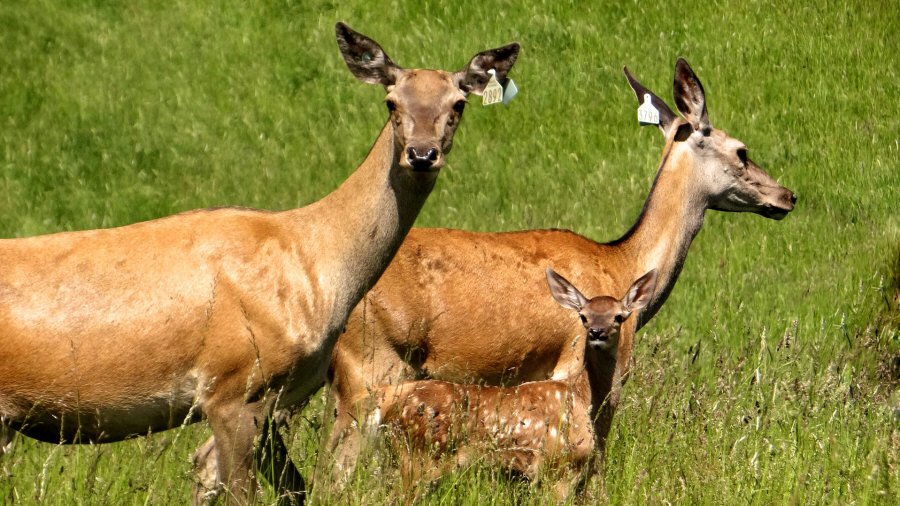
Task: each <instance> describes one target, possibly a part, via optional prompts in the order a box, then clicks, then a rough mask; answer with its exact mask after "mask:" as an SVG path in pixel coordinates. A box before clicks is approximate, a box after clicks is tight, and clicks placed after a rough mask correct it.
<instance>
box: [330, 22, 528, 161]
mask: <svg viewBox="0 0 900 506" xmlns="http://www.w3.org/2000/svg"><path fill="white" fill-rule="evenodd" d="M335 32H336V34H337V41H338V46H339V47H340V50H341V54H342V55H343V57H344V61H346V62H347V67H349V69H350V72H352V73H353V75H355V76H356V78H357V79H359V80H360V81H363V82H366V83H370V84H381V85H383V86H384V87H385V90H387V92H388V93H387V96H386V97H385V99H384V102H385V104H386V105H387V109H388V113H389V114H390V121H391V123H392V124H393V126H394V142H395V148H396V151H397V153H399V154H400V156H399V158H400V159H399V162H400V165H401V166H402V167H404V168H405V169H408V170H410V171H413V172H416V173H436V172H437V171H439V170H440V168H441V167H443V165H444V155H445V154H447V153H448V152H449V151H450V148H451V147H452V146H453V134H454V132H456V127H457V125H458V124H459V120H460V119H461V118H462V113H463V109H465V106H466V96H467V95H468V94H469V93H474V94H476V95H481V93H482V92H483V91H484V88H485V86H486V85H487V83H488V80H489V79H490V74H489V73H488V71H489V70H492V69H493V70H494V71H495V72H496V76H497V79H498V80H499V81H500V82H503V81H504V80H505V79H506V74H507V73H508V72H509V70H510V69H511V68H512V66H513V64H514V63H515V62H516V58H517V57H518V55H519V44H518V43H512V44H509V45H507V46H503V47H500V48H497V49H491V50H488V51H483V52H481V53H478V54H476V55H475V56H474V57H473V58H472V60H471V61H470V62H469V64H468V65H467V66H466V68H464V69H463V70H460V71H458V72H445V71H443V70H422V69H404V68H401V67H399V66H397V65H396V64H395V63H394V62H393V61H391V59H390V57H388V55H387V53H385V52H384V50H383V49H382V48H381V46H379V45H378V43H377V42H375V41H374V40H372V39H370V38H369V37H366V36H365V35H362V34H360V33H357V32H355V31H353V30H352V29H351V28H350V27H349V26H347V25H345V24H344V23H338V24H337V26H336V27H335Z"/></svg>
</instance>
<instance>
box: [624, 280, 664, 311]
mask: <svg viewBox="0 0 900 506" xmlns="http://www.w3.org/2000/svg"><path fill="white" fill-rule="evenodd" d="M654 289H656V269H653V270H651V271H650V272H648V273H646V274H644V275H643V276H641V277H640V278H638V280H637V281H635V282H634V283H633V284H632V285H631V288H629V289H628V293H627V294H626V295H625V298H624V299H623V300H622V305H624V306H625V309H627V310H628V312H629V313H633V312H635V311H637V310H638V309H643V308H644V307H645V306H646V305H647V304H648V303H649V302H650V296H651V295H653V290H654Z"/></svg>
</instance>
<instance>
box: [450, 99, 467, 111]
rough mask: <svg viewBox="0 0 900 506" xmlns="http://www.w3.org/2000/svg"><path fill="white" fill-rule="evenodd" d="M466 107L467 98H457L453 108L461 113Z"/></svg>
mask: <svg viewBox="0 0 900 506" xmlns="http://www.w3.org/2000/svg"><path fill="white" fill-rule="evenodd" d="M465 108H466V101H465V100H457V101H456V103H455V104H453V110H454V111H456V112H457V113H459V114H462V113H463V110H464V109H465Z"/></svg>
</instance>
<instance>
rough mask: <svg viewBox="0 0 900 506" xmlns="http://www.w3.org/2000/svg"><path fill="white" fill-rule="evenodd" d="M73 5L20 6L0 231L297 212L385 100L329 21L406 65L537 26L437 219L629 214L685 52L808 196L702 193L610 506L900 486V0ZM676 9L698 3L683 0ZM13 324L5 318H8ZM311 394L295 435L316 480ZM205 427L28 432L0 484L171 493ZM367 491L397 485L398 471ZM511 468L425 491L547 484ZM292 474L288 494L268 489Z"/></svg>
mask: <svg viewBox="0 0 900 506" xmlns="http://www.w3.org/2000/svg"><path fill="white" fill-rule="evenodd" d="M131 4H132V3H131V2H124V3H120V2H107V1H99V0H97V1H93V2H85V1H78V2H64V1H56V2H49V1H25V0H7V1H4V2H3V3H2V4H0V195H2V197H0V234H2V236H4V237H16V236H29V235H35V234H42V233H50V232H58V231H63V230H77V229H89V228H97V227H109V226H116V225H122V224H127V223H132V222H135V221H140V220H147V219H152V218H157V217H160V216H165V215H168V214H172V213H176V212H179V211H183V210H187V209H193V208H199V207H207V206H217V205H243V206H252V207H260V208H267V209H285V208H290V207H295V206H300V205H304V204H306V203H309V202H311V201H313V200H315V199H317V198H319V197H321V196H322V195H325V194H326V193H328V192H329V191H331V190H332V189H333V188H335V187H336V186H337V185H338V184H339V183H340V181H342V180H343V179H344V178H346V177H347V175H348V174H349V173H350V172H351V171H352V170H353V169H354V168H355V167H356V164H357V163H358V162H359V161H361V160H362V159H363V157H364V156H365V154H366V152H367V150H368V148H369V146H370V145H371V143H372V142H373V141H374V138H375V135H376V134H377V132H378V130H379V128H380V127H381V125H382V124H383V122H384V121H385V118H386V113H385V111H384V106H383V105H382V103H381V99H382V97H383V91H382V90H381V89H379V88H378V87H374V86H364V85H361V84H360V83H358V82H357V81H356V80H355V79H354V78H353V77H352V76H351V75H350V74H349V73H348V72H347V70H346V68H345V66H344V63H343V61H342V60H341V58H340V56H339V54H338V52H337V49H336V45H335V42H334V36H333V28H332V27H333V25H334V22H335V21H336V20H345V21H347V22H348V23H349V24H350V25H351V26H353V27H354V28H356V29H358V30H360V31H362V32H363V33H366V34H368V35H370V36H372V37H374V38H375V39H376V40H378V41H379V42H381V44H382V45H383V46H384V48H385V49H386V50H387V52H388V53H389V54H390V55H391V57H392V58H393V59H394V60H395V61H396V62H398V63H399V64H401V65H405V66H410V67H412V66H427V67H432V68H446V69H455V68H460V67H462V66H463V65H464V64H465V63H466V62H467V61H468V58H469V57H471V56H472V55H473V54H474V53H475V52H477V51H480V50H482V49H486V48H489V47H496V46H499V45H501V44H504V43H507V42H509V41H512V40H518V41H520V42H521V43H522V45H523V51H522V54H521V56H520V59H519V62H518V63H517V64H516V67H515V68H514V70H513V72H512V77H514V78H515V80H516V82H517V83H518V85H519V88H520V90H521V93H520V96H519V97H518V98H516V100H515V101H514V102H513V103H512V104H511V105H510V106H509V107H502V106H494V107H490V108H481V106H480V105H478V102H479V100H478V99H477V98H476V99H473V100H472V102H473V105H472V106H471V107H470V108H469V109H468V111H467V112H466V118H465V119H464V121H463V124H462V125H461V127H460V129H459V132H458V134H457V138H456V142H455V149H454V151H453V153H451V154H450V156H449V165H448V167H447V168H446V170H445V171H444V173H443V174H442V175H441V178H440V181H439V183H438V186H437V188H436V189H435V191H434V193H433V194H432V196H431V197H430V200H429V202H428V204H427V205H426V206H425V209H424V210H423V212H422V214H421V215H420V218H419V221H418V224H419V225H421V226H448V227H454V228H465V229H475V230H513V229H523V228H547V227H563V228H569V229H572V230H575V231H578V232H580V233H582V234H584V235H586V236H588V237H591V238H593V239H596V240H609V239H613V238H615V237H617V236H618V235H620V234H621V233H623V232H624V231H625V230H627V228H628V227H629V226H630V224H631V223H632V222H633V220H634V219H635V218H636V216H637V215H638V213H639V211H640V208H641V205H642V203H643V199H644V198H645V196H646V194H647V192H648V190H649V188H650V184H651V182H652V179H653V176H654V172H655V168H656V165H657V163H658V160H659V156H660V152H661V148H662V140H661V139H660V136H659V134H658V133H657V132H656V131H652V129H640V128H638V126H637V122H636V119H635V106H636V104H635V101H634V97H633V94H632V93H631V90H630V89H629V88H628V86H627V84H626V82H625V79H624V77H623V76H622V73H621V67H622V65H625V64H627V65H628V66H629V68H630V69H631V70H632V71H633V72H634V73H635V75H636V76H637V77H638V78H639V79H640V80H641V81H642V82H644V84H646V85H647V86H649V87H650V88H651V89H653V90H655V91H656V92H657V93H658V94H659V95H660V96H662V97H664V98H668V97H670V96H671V81H672V71H673V65H674V62H675V59H676V58H677V57H678V56H685V57H686V58H687V59H688V61H690V63H691V65H692V66H693V68H694V70H695V71H696V72H697V73H698V75H699V76H700V78H701V80H702V81H703V84H704V85H705V88H706V92H707V100H708V106H709V111H710V117H711V119H712V121H713V123H714V124H715V125H716V126H717V127H720V128H723V129H724V130H726V131H728V132H729V133H731V134H732V135H733V136H735V137H737V138H739V139H741V140H743V141H744V142H745V143H746V144H747V145H748V146H749V148H750V151H751V156H752V157H753V158H754V160H755V161H757V163H759V164H760V165H761V166H762V167H763V168H765V169H766V170H768V171H769V173H770V174H772V175H773V176H775V177H776V178H778V179H779V180H780V181H781V182H782V183H783V184H785V185H786V186H788V187H790V188H791V189H793V190H795V191H796V193H797V194H798V195H799V196H800V201H799V203H798V206H797V209H796V210H795V211H794V212H793V213H792V214H791V215H790V216H789V217H788V218H787V219H785V220H784V221H782V222H773V221H769V220H765V219H762V218H760V217H757V216H752V215H737V214H724V213H714V212H710V213H709V214H708V216H707V220H706V224H705V228H704V231H703V232H702V233H701V234H700V236H699V237H698V239H697V240H696V241H695V243H694V245H693V247H692V250H691V253H690V255H689V257H688V261H687V264H686V266H685V269H684V272H683V274H682V276H681V279H680V281H679V283H678V285H677V286H676V289H675V290H674V292H673V293H672V295H671V297H670V299H669V301H668V302H667V304H666V306H665V307H664V308H663V310H662V311H661V312H660V314H659V315H658V316H657V317H656V318H655V319H654V320H653V322H651V324H650V325H648V326H647V327H646V328H645V329H644V330H643V331H642V332H641V333H640V334H639V336H638V342H637V346H636V350H635V357H636V360H637V363H636V369H635V372H634V375H633V376H632V378H631V380H630V381H629V383H628V384H627V385H626V387H625V389H624V394H623V399H622V402H621V407H620V409H619V412H618V414H617V415H616V420H615V424H614V426H613V429H612V433H611V435H610V441H609V451H608V455H607V460H606V465H605V476H604V478H603V480H602V483H600V482H594V483H592V484H591V488H590V490H589V493H591V494H592V495H593V496H594V497H597V498H601V499H606V500H609V501H610V502H613V503H636V502H637V503H644V502H649V503H663V502H673V503H674V502H680V503H722V502H725V503H752V504H770V503H800V504H805V503H814V504H815V503H841V504H846V503H862V504H865V503H890V502H892V500H891V499H890V497H896V496H898V495H900V469H898V466H900V421H898V417H897V412H898V411H896V410H898V409H900V393H898V381H900V365H898V361H900V334H898V322H900V312H898V309H897V304H898V303H897V299H896V297H897V295H896V294H897V291H898V286H900V212H898V209H900V167H898V160H900V120H898V116H900V107H898V105H897V104H898V101H897V100H898V97H900V74H898V69H900V61H898V60H900V58H898V54H900V38H898V37H897V35H896V32H897V28H898V26H900V15H898V9H897V8H896V5H889V3H884V2H860V3H859V4H858V5H853V6H848V5H846V4H845V3H836V2H824V3H819V4H816V5H815V6H814V7H813V6H810V7H807V6H804V5H803V4H801V3H799V2H797V3H794V4H784V3H773V4H768V3H761V2H754V1H741V2H720V3H700V4H697V3H693V4H690V5H688V4H672V3H660V4H659V5H651V4H650V3H647V2H631V1H624V2H618V3H610V4H608V5H602V6H601V5H592V4H589V5H584V4H583V3H581V2H577V3H576V2H566V1H562V2H560V1H552V2H549V1H548V2H543V5H539V4H538V3H537V2H491V1H487V0H485V1H480V0H479V1H467V0H460V1H456V2H433V1H429V2H405V1H395V2H386V3H384V4H383V5H381V6H377V7H376V6H374V5H373V4H372V2H369V1H357V0H353V1H343V2H333V1H332V2H327V1H314V0H304V1H300V2H291V1H266V2H252V3H251V2H194V1H191V2H186V1H184V2H158V3H157V2H141V3H139V4H137V5H131ZM679 5H681V6H680V7H679ZM0 345H2V338H0ZM322 395H323V394H321V393H320V394H319V395H318V396H317V398H316V399H314V401H313V402H312V404H311V405H310V407H309V408H307V409H306V410H305V411H304V412H303V413H302V416H299V417H296V418H295V421H294V426H293V430H292V431H291V434H290V436H291V438H292V441H293V448H294V457H295V459H296V460H297V461H298V464H299V465H300V467H301V469H302V470H303V472H304V475H305V476H308V475H309V473H310V471H311V469H312V467H313V466H314V464H315V458H316V454H317V452H316V448H317V445H318V437H319V434H318V431H319V429H320V428H321V426H322V423H323V413H322V401H321V398H322ZM208 433H209V431H208V428H207V427H206V426H205V424H198V425H196V426H191V427H187V428H184V429H178V430H174V431H170V432H167V433H162V434H157V435H153V436H151V437H148V438H141V439H138V440H135V441H130V442H126V443H120V444H112V445H103V446H82V447H58V446H53V445H47V444H41V443H37V442H34V441H31V440H26V439H24V438H19V439H18V440H17V443H16V446H15V448H14V450H13V451H12V452H11V453H10V454H8V455H6V456H4V457H3V458H2V459H0V503H9V504H18V503H24V504H28V503H38V502H42V503H50V504H170V503H175V504H177V503H184V502H186V501H187V500H188V497H189V491H190V483H191V476H190V462H189V457H190V455H191V453H192V451H193V448H194V447H195V446H196V445H197V444H199V442H200V441H202V440H203V439H204V438H205V437H206V436H207V435H208ZM367 462H368V464H367V465H365V466H361V470H360V472H359V473H358V475H357V477H356V479H355V481H354V482H353V483H352V484H351V486H350V487H349V488H348V490H347V491H346V493H345V495H343V496H339V495H335V493H333V491H331V490H329V488H328V487H327V486H326V485H327V484H322V483H320V484H319V485H321V486H319V487H317V488H316V491H315V495H314V498H317V499H319V500H320V501H321V502H338V501H340V502H350V503H366V504H371V503H378V502H385V503H388V502H391V500H392V498H393V497H395V494H396V493H397V490H396V480H395V479H393V476H394V474H392V473H394V471H393V470H392V469H391V468H390V467H389V466H385V465H383V461H381V460H371V459H370V460H369V461H367ZM547 497H548V496H546V495H545V494H544V493H543V492H542V491H541V490H538V489H534V488H533V487H530V486H528V485H525V484H522V483H518V482H511V481H508V480H505V479H503V478H501V477H499V476H498V475H497V474H496V473H495V472H493V471H491V470H489V469H479V468H475V469H469V470H466V471H464V472H460V473H457V474H455V475H453V476H451V477H449V478H448V479H446V480H443V481H441V482H440V483H438V484H437V486H436V488H435V489H434V491H433V492H432V493H431V494H429V495H428V496H427V497H426V498H425V501H424V502H426V503H429V504H457V503H463V504H485V503H489V504H518V503H522V504H541V503H544V502H545V501H546V500H547ZM267 498H268V499H269V500H271V498H272V496H271V494H270V495H268V496H267Z"/></svg>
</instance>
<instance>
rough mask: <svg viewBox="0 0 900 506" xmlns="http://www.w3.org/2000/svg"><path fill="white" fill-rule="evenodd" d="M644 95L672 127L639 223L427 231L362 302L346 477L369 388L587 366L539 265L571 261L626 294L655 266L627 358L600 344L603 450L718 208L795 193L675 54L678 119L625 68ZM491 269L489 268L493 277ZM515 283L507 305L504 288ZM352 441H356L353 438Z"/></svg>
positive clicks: (595, 374) (625, 330) (593, 374)
mask: <svg viewBox="0 0 900 506" xmlns="http://www.w3.org/2000/svg"><path fill="white" fill-rule="evenodd" d="M625 75H626V77H627V78H628V82H629V84H630V85H631V88H632V89H633V90H634V92H635V94H636V95H637V97H638V102H639V103H640V102H642V101H643V98H644V95H649V96H650V97H651V101H652V104H653V106H655V108H656V109H657V110H658V111H659V130H660V131H661V132H662V134H663V136H664V137H665V147H664V149H663V154H662V161H661V163H660V166H659V170H658V172H657V175H656V180H655V182H654V183H653V188H652V189H651V190H650V195H649V197H648V198H647V201H646V202H645V204H644V208H643V210H642V211H641V214H640V216H639V217H638V220H637V222H636V223H635V224H634V226H632V227H631V229H630V230H629V231H628V232H626V233H625V235H624V236H622V237H621V238H620V239H618V240H615V241H613V242H610V243H607V244H598V243H596V242H594V241H592V240H590V239H587V238H585V237H582V236H580V235H577V234H575V233H573V232H569V231H563V230H533V231H523V232H509V233H478V232H466V231H461V230H447V229H414V230H412V231H411V233H410V234H409V236H408V237H407V238H406V241H405V242H404V243H403V246H402V247H401V248H400V251H399V252H398V254H397V256H396V257H395V259H394V261H393V262H392V263H391V265H390V266H389V267H388V269H387V270H386V271H385V273H384V275H383V276H382V277H381V279H380V280H379V282H378V283H377V284H376V285H375V287H374V288H373V289H372V291H370V292H369V293H368V294H367V295H366V297H365V298H364V299H363V301H362V302H361V303H360V305H359V306H357V308H356V309H355V310H354V311H353V313H352V314H351V316H350V319H349V321H348V326H347V332H346V333H345V334H344V335H342V336H341V338H340V339H339V341H338V344H337V346H336V348H335V350H334V356H333V357H332V364H331V369H330V371H329V378H330V381H331V383H332V387H333V389H332V391H333V392H334V396H335V400H336V403H337V413H338V417H337V420H336V421H335V426H334V428H333V430H332V436H331V447H332V449H334V448H336V447H337V446H338V445H339V443H340V448H339V449H337V451H336V464H337V467H338V469H337V471H338V473H339V474H341V473H343V472H346V470H348V469H350V468H351V467H352V465H353V462H355V460H356V453H357V448H358V443H359V441H358V434H357V433H356V431H354V430H352V427H353V426H354V420H355V419H362V418H358V417H363V418H364V417H365V416H366V415H365V414H364V413H362V414H356V413H352V412H351V411H352V406H354V404H355V403H356V402H357V401H359V399H360V398H361V397H364V396H366V395H367V393H368V391H369V390H372V389H374V388H377V387H378V386H380V385H385V384H396V383H399V382H401V381H404V380H407V379H410V378H422V377H428V378H434V379H442V380H447V381H454V382H468V381H478V382H485V383H488V384H516V383H520V382H523V381H533V380H541V379H546V378H564V377H569V376H570V375H572V374H573V371H578V370H579V367H580V365H579V364H578V361H577V360H575V350H574V349H573V347H572V346H571V343H572V340H573V338H574V336H577V335H578V334H579V333H580V332H581V329H580V326H578V325H573V323H572V322H571V321H569V319H568V318H567V317H566V316H567V315H566V314H564V313H560V311H558V308H557V307H556V306H555V305H554V304H551V303H550V302H549V301H547V300H545V299H546V297H541V296H540V294H541V292H542V290H541V284H542V283H543V280H542V279H541V276H539V275H538V274H536V273H538V272H540V271H541V270H542V269H544V268H545V267H547V266H548V265H551V264H552V265H554V266H557V267H558V268H560V269H565V271H566V272H567V273H569V274H570V275H571V278H570V279H572V280H573V281H574V282H575V283H576V284H577V285H578V286H579V287H582V289H584V290H587V291H589V292H591V293H622V292H623V291H624V290H625V289H626V288H627V287H628V285H629V283H631V280H633V279H635V278H636V277H637V276H639V275H641V274H642V273H645V272H648V271H650V270H651V269H656V270H657V272H658V276H659V281H658V283H657V287H656V290H655V291H654V293H653V295H652V296H651V298H650V300H649V303H648V304H647V306H646V307H645V308H644V309H642V310H641V311H639V312H638V313H637V314H636V315H634V317H632V318H630V319H629V320H628V322H626V324H625V325H624V326H623V327H622V335H621V338H620V342H619V346H618V352H617V354H618V355H617V360H616V361H615V362H605V361H602V360H600V358H599V357H598V356H597V355H596V354H595V353H588V355H587V367H586V369H585V372H584V373H583V374H586V375H587V377H588V378H589V380H590V386H591V395H592V400H591V418H592V419H593V420H594V421H595V422H594V424H595V426H594V428H595V430H596V436H597V448H598V450H600V451H601V452H602V450H603V447H604V443H605V439H606V435H607V433H608V431H609V428H610V423H611V421H612V417H613V414H614V412H615V409H616V406H617V405H618V402H619V392H620V389H621V387H622V384H623V382H624V380H625V376H626V373H627V370H628V366H629V360H630V359H631V354H632V344H633V338H634V334H635V332H636V331H637V330H638V329H640V327H641V326H642V325H643V324H645V323H646V322H647V321H649V320H650V318H652V317H653V315H654V314H656V312H657V311H659V308H660V307H661V306H662V304H663V303H664V302H665V300H666V298H667V296H668V295H669V293H670V292H671V291H672V288H673V286H674V284H675V282H676V280H677V279H678V274H679V273H680V272H681V268H682V266H683V265H684V261H685V258H686V256H687V252H688V248H689V247H690V245H691V242H692V241H693V239H694V237H695V236H696V235H697V233H699V231H700V228H701V226H702V225H703V220H704V217H705V214H706V210H707V209H715V210H721V211H738V212H752V213H756V214H760V215H762V216H765V217H767V218H772V219H776V220H780V219H782V218H784V217H785V216H786V215H787V213H788V212H790V211H791V210H792V209H793V207H794V203H795V202H796V197H795V196H794V194H793V193H792V192H791V191H790V190H788V189H786V188H784V187H782V186H780V185H779V184H778V183H777V182H776V181H775V180H774V179H772V178H771V177H770V176H769V175H768V174H766V173H765V172H764V171H763V170H762V169H761V168H760V167H759V166H757V165H756V164H755V163H753V162H752V161H751V160H750V159H749V157H748V156H747V148H746V147H745V146H744V144H743V143H742V142H741V141H739V140H737V139H735V138H733V137H731V136H729V135H728V134H726V133H725V132H723V131H722V130H719V129H716V128H713V127H712V125H711V124H710V121H709V118H708V117H707V112H706V98H705V93H704V90H703V86H702V85H701V84H700V80H699V79H698V78H697V76H696V75H695V74H694V72H693V71H692V70H691V67H690V66H689V65H688V64H687V62H686V61H685V60H683V59H679V60H678V62H677V64H676V65H675V81H674V95H675V104H676V105H677V106H678V110H679V111H681V113H682V114H683V115H684V118H681V117H679V116H677V115H676V114H675V113H673V112H672V110H671V109H669V107H668V106H667V105H666V104H665V102H663V101H662V100H661V99H660V98H659V97H657V96H656V95H655V94H653V93H652V92H650V91H649V90H647V89H646V88H645V87H644V86H642V85H641V84H640V83H638V82H637V81H636V80H635V79H634V78H633V77H632V76H631V74H630V73H629V72H628V70H627V69H625ZM488 273H490V275H488ZM497 294H502V302H501V301H498V300H497V299H496V296H497ZM341 441H343V442H341Z"/></svg>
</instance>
